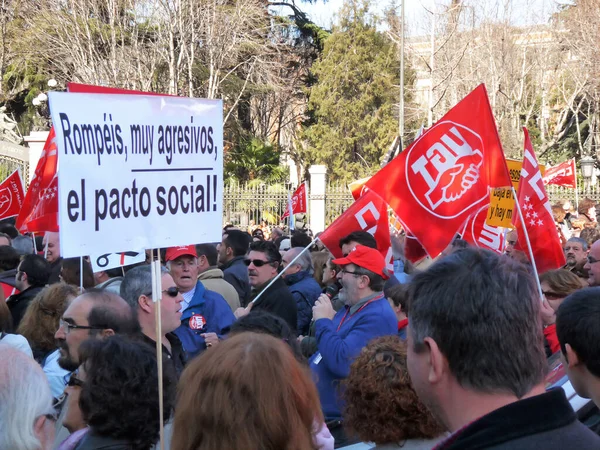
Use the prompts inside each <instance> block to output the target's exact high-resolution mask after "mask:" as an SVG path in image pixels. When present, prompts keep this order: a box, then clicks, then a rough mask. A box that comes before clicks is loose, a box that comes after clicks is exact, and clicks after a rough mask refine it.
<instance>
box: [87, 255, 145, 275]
mask: <svg viewBox="0 0 600 450" xmlns="http://www.w3.org/2000/svg"><path fill="white" fill-rule="evenodd" d="M145 260H146V252H145V251H144V250H140V251H139V252H120V253H104V254H103V255H95V256H92V255H90V263H91V264H92V270H93V271H94V273H96V272H101V271H103V270H110V269H114V268H115V267H123V266H129V265H130V264H137V263H141V262H144V261H145Z"/></svg>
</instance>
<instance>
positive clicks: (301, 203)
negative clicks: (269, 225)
mask: <svg viewBox="0 0 600 450" xmlns="http://www.w3.org/2000/svg"><path fill="white" fill-rule="evenodd" d="M290 201H291V208H290V205H288V208H287V209H286V210H285V213H284V214H283V216H281V220H283V219H285V218H286V217H288V216H289V215H290V211H292V213H293V214H302V213H305V212H306V211H307V208H306V204H307V201H306V181H305V182H304V183H302V184H301V185H300V186H298V188H297V189H296V190H295V191H294V193H293V194H292V199H291V200H290Z"/></svg>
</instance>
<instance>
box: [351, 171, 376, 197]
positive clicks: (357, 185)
mask: <svg viewBox="0 0 600 450" xmlns="http://www.w3.org/2000/svg"><path fill="white" fill-rule="evenodd" d="M370 179H371V177H366V178H361V179H360V180H356V181H353V182H352V183H350V184H349V185H348V189H350V192H351V193H352V197H354V200H358V199H359V198H360V196H361V195H363V194H364V193H365V192H366V191H368V190H369V189H368V188H367V187H366V186H365V183H366V182H367V181H369V180H370Z"/></svg>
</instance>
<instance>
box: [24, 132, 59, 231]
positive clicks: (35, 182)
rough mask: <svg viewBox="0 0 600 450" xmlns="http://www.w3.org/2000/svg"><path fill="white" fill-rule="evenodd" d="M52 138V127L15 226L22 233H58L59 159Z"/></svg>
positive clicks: (53, 136) (53, 137)
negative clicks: (57, 168) (57, 176)
mask: <svg viewBox="0 0 600 450" xmlns="http://www.w3.org/2000/svg"><path fill="white" fill-rule="evenodd" d="M55 138H56V135H55V134H54V127H52V128H50V133H49V134H48V138H47V139H46V143H45V144H44V149H43V150H42V155H41V156H40V160H39V161H38V164H37V167H36V169H35V173H34V176H33V179H32V180H31V184H30V185H29V189H28V190H27V194H26V195H25V200H24V202H23V206H22V207H21V211H20V212H19V216H18V217H17V220H16V223H15V226H16V227H17V229H18V230H19V231H20V232H22V233H26V232H40V231H58V179H57V178H56V165H57V162H58V155H57V148H56V142H55Z"/></svg>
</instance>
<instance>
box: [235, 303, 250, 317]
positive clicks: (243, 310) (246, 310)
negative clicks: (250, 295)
mask: <svg viewBox="0 0 600 450" xmlns="http://www.w3.org/2000/svg"><path fill="white" fill-rule="evenodd" d="M252 305H254V303H250V304H249V305H248V306H246V307H245V308H238V309H236V310H235V311H234V312H233V315H234V316H235V318H236V319H239V318H240V317H244V316H247V315H248V314H250V310H251V309H252Z"/></svg>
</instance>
